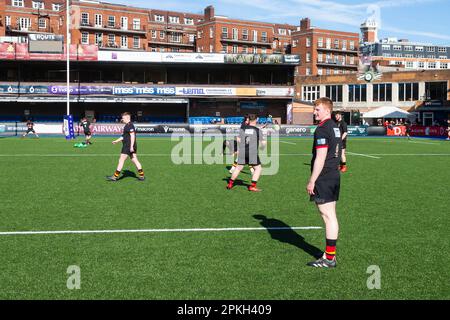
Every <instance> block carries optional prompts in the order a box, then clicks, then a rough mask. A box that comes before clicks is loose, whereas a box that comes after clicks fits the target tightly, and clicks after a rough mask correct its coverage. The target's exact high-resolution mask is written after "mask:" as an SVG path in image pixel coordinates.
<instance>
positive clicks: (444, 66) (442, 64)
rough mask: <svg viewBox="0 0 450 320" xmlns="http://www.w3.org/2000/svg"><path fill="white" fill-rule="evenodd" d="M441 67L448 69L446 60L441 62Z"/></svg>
mask: <svg viewBox="0 0 450 320" xmlns="http://www.w3.org/2000/svg"><path fill="white" fill-rule="evenodd" d="M440 68H441V69H448V63H447V62H441V66H440Z"/></svg>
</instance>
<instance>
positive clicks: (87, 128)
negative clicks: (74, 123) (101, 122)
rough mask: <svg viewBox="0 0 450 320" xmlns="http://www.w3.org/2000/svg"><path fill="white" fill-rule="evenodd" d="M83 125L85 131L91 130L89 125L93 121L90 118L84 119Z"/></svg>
mask: <svg viewBox="0 0 450 320" xmlns="http://www.w3.org/2000/svg"><path fill="white" fill-rule="evenodd" d="M81 126H82V127H83V130H84V132H89V127H90V126H91V123H90V122H89V121H88V120H85V121H82V122H81Z"/></svg>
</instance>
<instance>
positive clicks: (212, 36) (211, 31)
mask: <svg viewBox="0 0 450 320" xmlns="http://www.w3.org/2000/svg"><path fill="white" fill-rule="evenodd" d="M209 38H210V39H212V38H214V28H213V27H209Z"/></svg>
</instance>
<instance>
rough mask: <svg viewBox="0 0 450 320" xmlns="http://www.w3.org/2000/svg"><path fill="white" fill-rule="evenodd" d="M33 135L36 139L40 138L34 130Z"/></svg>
mask: <svg viewBox="0 0 450 320" xmlns="http://www.w3.org/2000/svg"><path fill="white" fill-rule="evenodd" d="M33 134H34V136H35V137H36V138H39V135H38V134H37V133H36V131H34V130H33Z"/></svg>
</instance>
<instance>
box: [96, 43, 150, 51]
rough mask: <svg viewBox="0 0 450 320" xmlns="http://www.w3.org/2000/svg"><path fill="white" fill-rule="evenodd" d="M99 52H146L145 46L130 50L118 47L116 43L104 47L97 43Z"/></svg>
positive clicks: (106, 44)
mask: <svg viewBox="0 0 450 320" xmlns="http://www.w3.org/2000/svg"><path fill="white" fill-rule="evenodd" d="M98 49H99V50H106V51H107V50H112V51H146V50H147V48H146V46H145V45H141V46H140V47H139V48H135V47H130V48H124V47H121V46H120V45H118V44H117V43H105V44H104V45H103V44H101V43H99V44H98Z"/></svg>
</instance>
